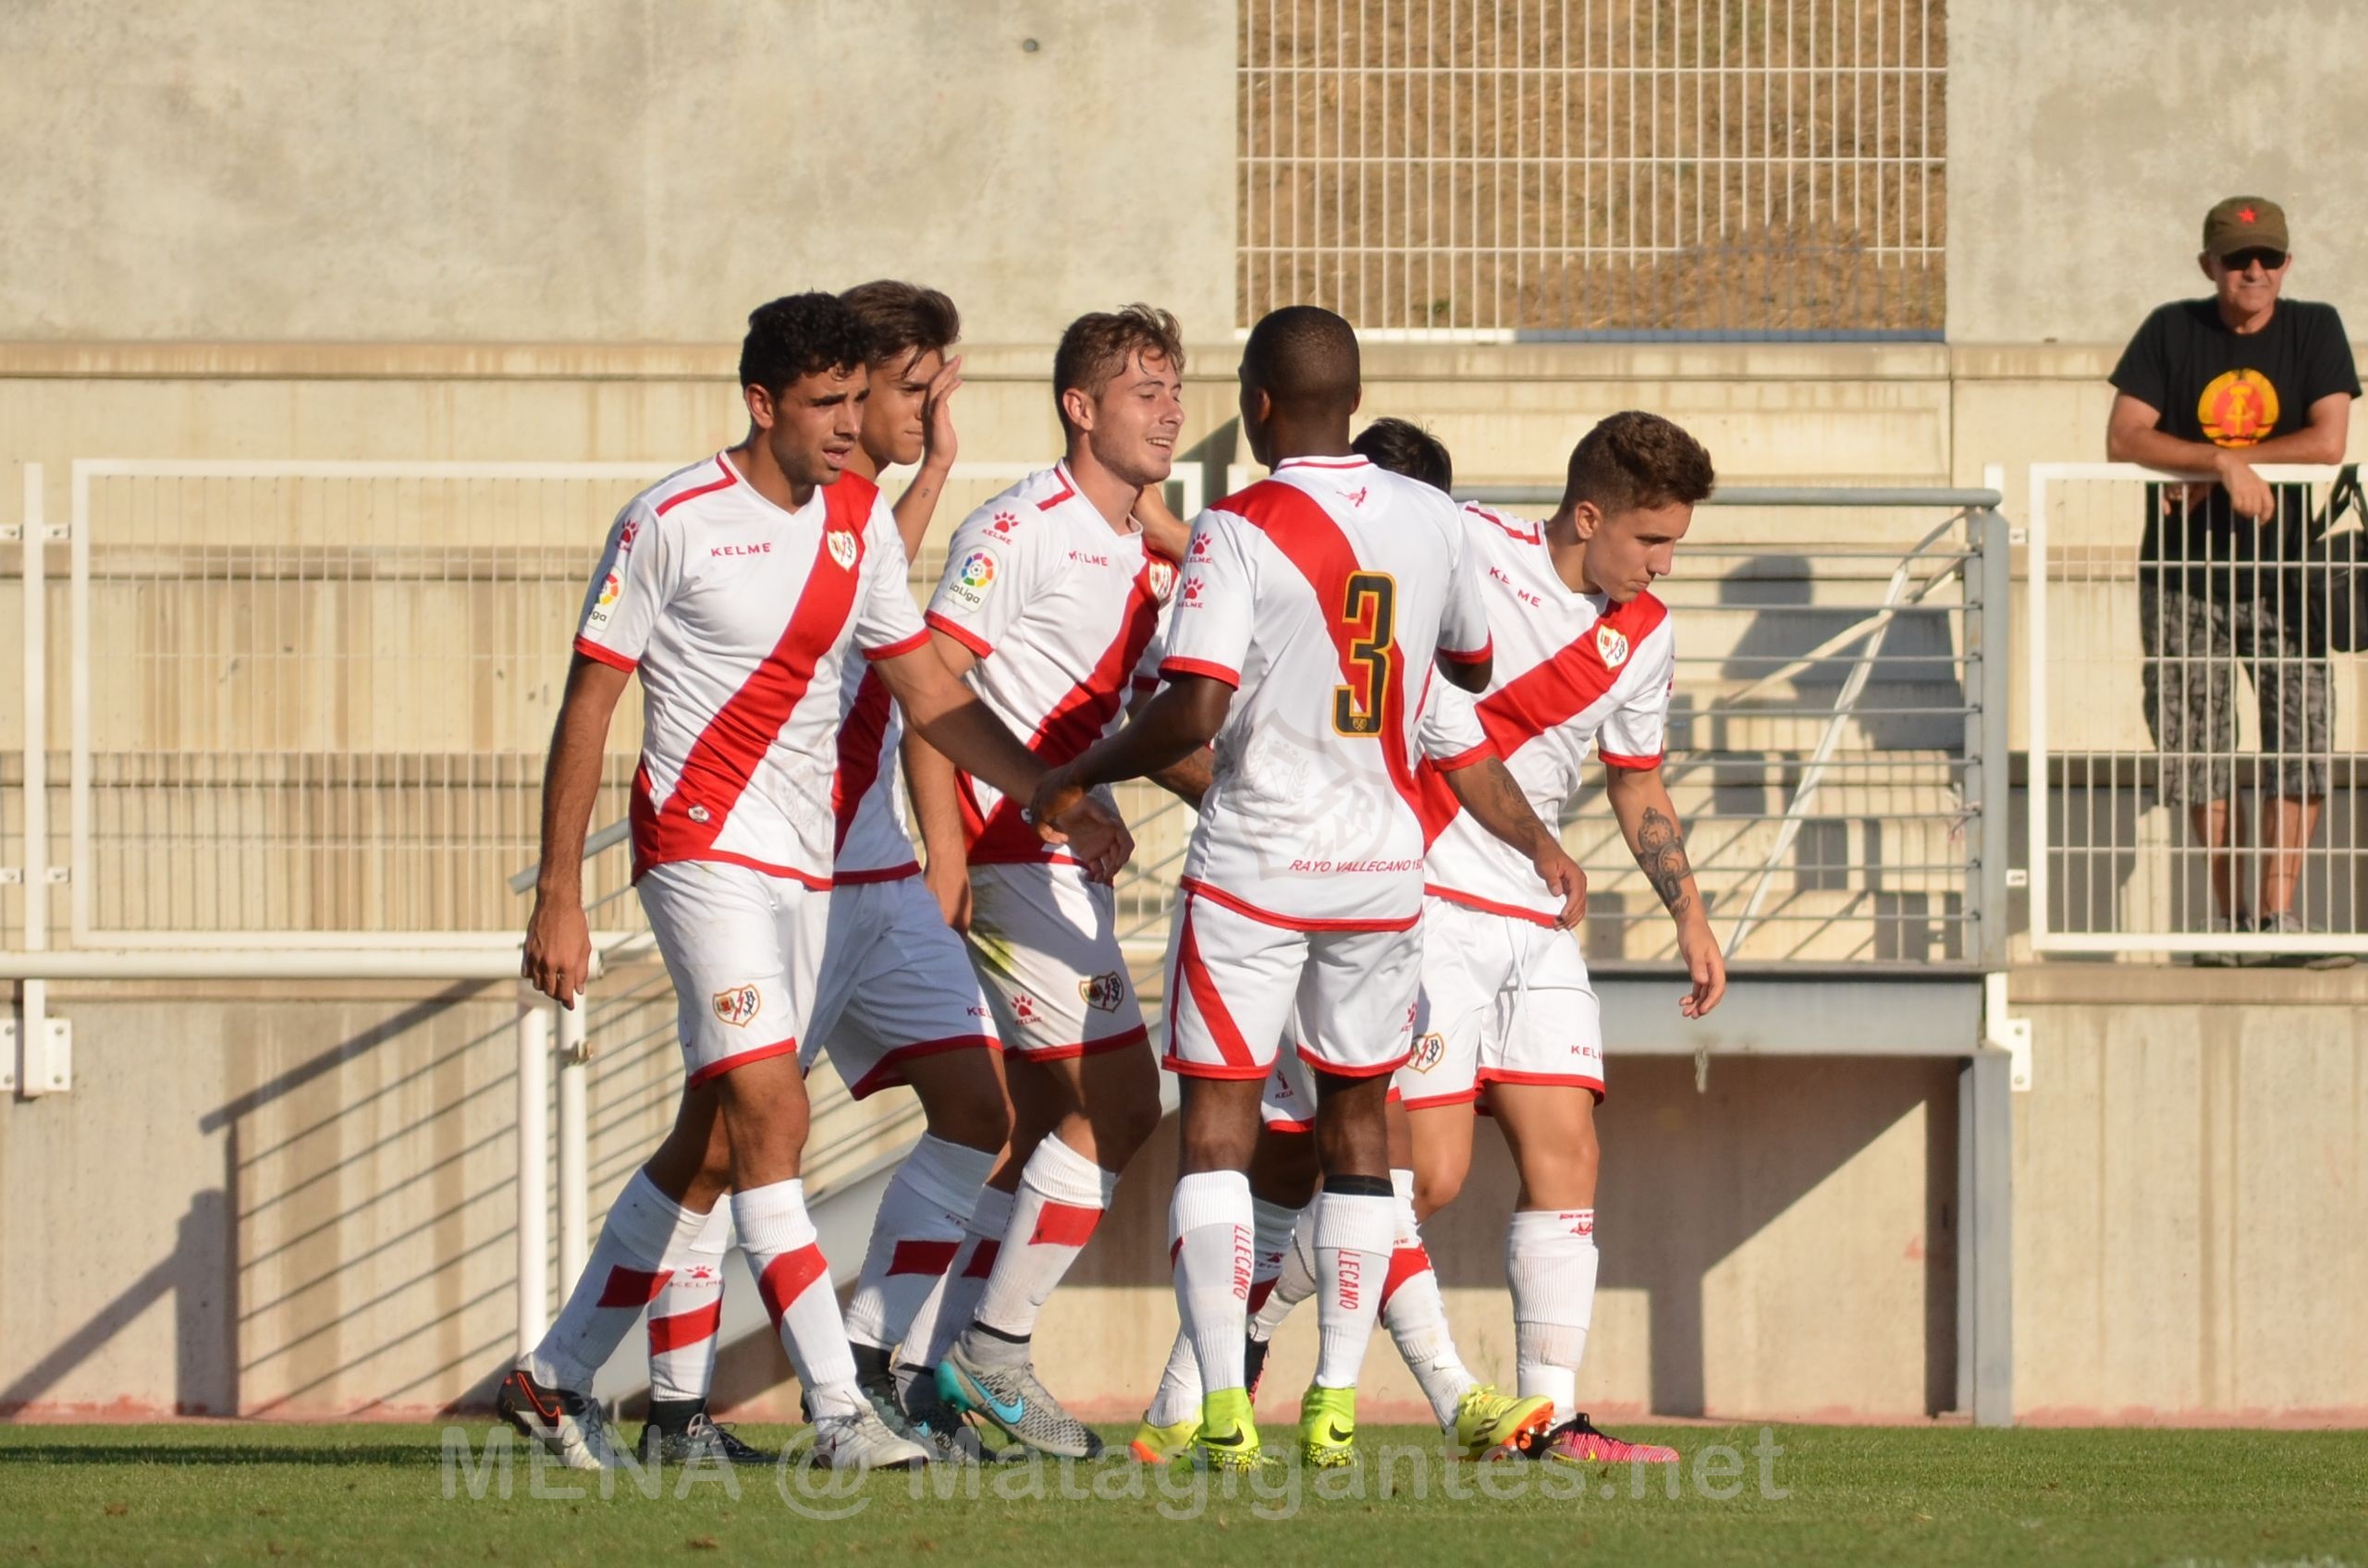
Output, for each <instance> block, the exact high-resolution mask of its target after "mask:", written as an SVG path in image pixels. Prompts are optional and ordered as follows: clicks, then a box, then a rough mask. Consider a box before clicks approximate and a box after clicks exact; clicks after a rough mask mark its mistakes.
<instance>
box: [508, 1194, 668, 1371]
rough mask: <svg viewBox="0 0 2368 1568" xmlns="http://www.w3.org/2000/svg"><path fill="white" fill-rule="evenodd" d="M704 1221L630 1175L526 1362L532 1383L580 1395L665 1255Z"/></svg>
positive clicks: (653, 1289)
mask: <svg viewBox="0 0 2368 1568" xmlns="http://www.w3.org/2000/svg"><path fill="white" fill-rule="evenodd" d="M706 1222H707V1217H706V1216H705V1215H704V1214H693V1213H692V1212H691V1211H690V1210H689V1209H687V1208H684V1207H682V1206H681V1204H679V1203H676V1202H675V1201H674V1200H673V1199H672V1198H669V1197H668V1196H667V1195H666V1194H664V1193H661V1192H659V1191H658V1190H657V1184H656V1182H652V1181H651V1180H650V1179H649V1172H648V1171H646V1170H635V1171H634V1172H633V1174H632V1177H631V1178H630V1179H629V1180H627V1182H625V1190H624V1191H623V1192H621V1193H619V1194H617V1201H616V1202H615V1203H613V1204H611V1205H609V1207H608V1218H607V1219H604V1220H602V1221H601V1224H600V1239H599V1241H597V1242H595V1243H594V1244H593V1248H592V1256H591V1257H590V1258H589V1259H587V1260H586V1261H585V1263H584V1266H583V1278H582V1279H580V1280H577V1281H576V1282H575V1289H574V1290H572V1291H571V1292H568V1299H567V1303H566V1305H563V1306H561V1307H560V1308H559V1316H558V1318H556V1319H555V1320H554V1321H553V1322H552V1324H551V1328H550V1331H549V1332H548V1333H546V1334H545V1335H544V1336H543V1342H542V1343H541V1344H539V1345H536V1346H535V1347H534V1352H533V1354H530V1355H528V1356H527V1358H526V1370H527V1371H528V1372H529V1373H531V1374H532V1375H533V1376H534V1380H535V1381H536V1382H538V1383H543V1384H546V1385H548V1386H550V1387H553V1388H561V1389H570V1390H574V1391H575V1392H577V1393H583V1392H586V1391H588V1390H590V1389H591V1387H592V1376H593V1374H594V1373H595V1372H597V1371H599V1370H600V1368H601V1366H603V1365H605V1364H606V1363H607V1360H608V1357H609V1354H610V1353H612V1352H613V1351H615V1350H616V1348H617V1347H618V1345H619V1344H620V1343H622V1342H623V1341H624V1338H625V1335H626V1333H627V1332H628V1331H629V1330H630V1329H632V1326H633V1323H634V1321H635V1320H636V1319H637V1318H639V1317H641V1315H642V1308H644V1307H645V1306H647V1305H649V1304H650V1303H651V1302H652V1301H653V1300H655V1299H656V1296H657V1292H658V1291H659V1289H660V1288H661V1287H662V1286H664V1285H665V1283H666V1256H667V1254H669V1253H670V1252H673V1251H676V1250H677V1249H679V1248H681V1247H684V1246H687V1245H688V1244H689V1243H690V1241H691V1239H692V1238H693V1237H694V1236H696V1235H697V1234H698V1233H699V1231H700V1229H701V1228H702V1227H703V1226H705V1224H706Z"/></svg>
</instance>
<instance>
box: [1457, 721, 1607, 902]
mask: <svg viewBox="0 0 2368 1568" xmlns="http://www.w3.org/2000/svg"><path fill="white" fill-rule="evenodd" d="M1440 777H1441V778H1444V779H1445V780H1446V781H1447V788H1448V789H1449V790H1451V791H1453V792H1454V796H1455V799H1456V800H1457V801H1459V802H1462V804H1463V807H1464V809H1465V810H1466V811H1467V812H1470V813H1471V814H1472V820H1473V821H1475V822H1477V823H1478V824H1479V825H1480V826H1481V827H1485V828H1487V829H1488V830H1489V831H1490V832H1491V833H1493V834H1494V835H1496V837H1498V838H1500V839H1503V840H1504V841H1505V842H1506V843H1508V844H1510V845H1512V846H1513V847H1514V848H1515V849H1516V850H1518V851H1521V852H1522V853H1523V854H1525V855H1528V857H1529V864H1530V865H1531V866H1532V867H1533V868H1535V869H1536V871H1537V873H1538V878H1539V880H1540V881H1541V882H1543V883H1545V885H1546V887H1547V888H1548V890H1550V891H1552V893H1554V894H1555V895H1557V896H1558V897H1560V898H1561V900H1563V913H1562V914H1561V916H1560V917H1559V918H1558V919H1557V920H1556V921H1555V922H1554V924H1556V925H1560V926H1561V927H1562V928H1563V929H1564V930H1565V931H1567V930H1569V929H1570V928H1571V927H1572V926H1574V925H1577V924H1578V922H1579V918H1580V917H1581V916H1582V915H1584V914H1586V913H1587V873H1585V872H1583V871H1581V870H1579V868H1578V863H1577V862H1576V861H1574V860H1572V859H1571V858H1570V852H1569V851H1566V850H1564V848H1563V844H1562V840H1561V839H1557V838H1556V837H1554V832H1553V829H1552V828H1551V827H1547V826H1546V825H1545V824H1544V823H1543V822H1541V821H1540V820H1539V819H1538V814H1537V813H1536V812H1535V811H1532V810H1531V809H1530V807H1529V798H1528V796H1527V795H1524V794H1523V793H1522V792H1521V785H1520V783H1519V781H1518V780H1516V779H1515V778H1514V777H1513V775H1512V773H1511V772H1510V771H1509V770H1507V769H1506V767H1505V766H1504V764H1503V762H1501V761H1499V760H1498V759H1497V758H1495V757H1491V756H1484V757H1482V758H1480V759H1479V761H1478V762H1476V763H1473V764H1471V765H1470V766H1466V767H1456V768H1448V769H1444V770H1442V773H1441V775H1440Z"/></svg>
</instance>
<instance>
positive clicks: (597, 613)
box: [583, 569, 625, 631]
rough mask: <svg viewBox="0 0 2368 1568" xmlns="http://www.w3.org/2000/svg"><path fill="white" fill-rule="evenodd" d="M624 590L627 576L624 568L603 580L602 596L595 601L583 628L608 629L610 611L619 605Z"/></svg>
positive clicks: (587, 629)
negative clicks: (618, 601)
mask: <svg viewBox="0 0 2368 1568" xmlns="http://www.w3.org/2000/svg"><path fill="white" fill-rule="evenodd" d="M624 592H625V577H624V572H623V570H622V569H620V570H614V571H611V572H610V573H609V574H608V575H607V578H606V579H604V580H603V581H602V582H601V584H600V597H599V598H597V599H595V600H594V601H593V604H592V613H591V614H590V615H588V616H586V617H584V619H583V629H584V630H585V631H605V630H607V625H608V616H609V612H610V611H612V610H614V609H615V608H616V607H617V600H618V599H619V598H620V596H621V595H622V594H624Z"/></svg>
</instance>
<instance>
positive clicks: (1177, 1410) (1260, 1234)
mask: <svg viewBox="0 0 2368 1568" xmlns="http://www.w3.org/2000/svg"><path fill="white" fill-rule="evenodd" d="M1250 1212H1251V1216H1252V1219H1251V1227H1250V1229H1251V1238H1250V1293H1249V1298H1248V1300H1247V1302H1246V1304H1245V1305H1247V1306H1248V1307H1249V1309H1250V1311H1252V1312H1256V1311H1258V1308H1259V1307H1261V1306H1263V1305H1265V1304H1266V1301H1267V1298H1268V1297H1270V1296H1271V1295H1272V1294H1273V1293H1274V1282H1275V1280H1276V1279H1277V1278H1278V1277H1279V1276H1281V1274H1282V1260H1283V1259H1284V1258H1285V1257H1287V1256H1290V1253H1291V1233H1292V1229H1293V1227H1294V1225H1295V1224H1296V1223H1297V1221H1298V1219H1299V1210H1297V1209H1295V1208H1290V1207H1285V1206H1283V1205H1282V1204H1279V1203H1269V1202H1267V1201H1266V1200H1265V1199H1264V1198H1259V1197H1254V1198H1252V1199H1251V1200H1250ZM1172 1241H1173V1238H1171V1243H1172ZM1313 1277H1314V1276H1313V1274H1312V1272H1311V1273H1310V1275H1309V1278H1310V1279H1311V1280H1312V1279H1313ZM1199 1414H1200V1357H1199V1354H1198V1353H1197V1352H1196V1350H1195V1349H1194V1346H1193V1342H1192V1336H1191V1335H1190V1334H1188V1333H1186V1332H1185V1331H1184V1328H1183V1326H1182V1325H1181V1324H1179V1325H1178V1326H1177V1329H1176V1342H1175V1343H1174V1344H1172V1345H1171V1346H1170V1347H1169V1348H1168V1365H1167V1369H1166V1370H1165V1371H1163V1372H1161V1373H1160V1374H1159V1389H1158V1390H1157V1391H1156V1392H1154V1393H1153V1394H1152V1395H1151V1408H1150V1410H1149V1411H1148V1412H1147V1413H1146V1415H1144V1419H1145V1420H1147V1421H1148V1422H1150V1423H1151V1425H1153V1426H1154V1427H1172V1426H1174V1425H1175V1424H1176V1423H1177V1422H1179V1421H1185V1420H1190V1419H1193V1418H1195V1417H1196V1416H1198V1415H1199Z"/></svg>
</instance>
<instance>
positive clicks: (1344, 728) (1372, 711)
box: [1332, 571, 1398, 735]
mask: <svg viewBox="0 0 2368 1568" xmlns="http://www.w3.org/2000/svg"><path fill="white" fill-rule="evenodd" d="M1341 599H1342V603H1341V609H1340V620H1341V625H1342V626H1344V627H1345V628H1346V629H1347V631H1348V648H1347V652H1346V654H1345V655H1344V657H1343V659H1342V661H1341V664H1342V668H1343V671H1344V673H1345V674H1346V675H1347V676H1348V678H1349V679H1348V681H1347V683H1346V684H1344V685H1340V686H1335V687H1333V688H1332V728H1333V729H1337V730H1339V731H1340V732H1341V733H1342V734H1344V735H1379V734H1380V733H1381V699H1382V695H1383V693H1385V692H1388V691H1389V689H1390V677H1391V675H1392V674H1393V668H1394V667H1395V665H1396V663H1397V659H1398V644H1397V638H1396V635H1395V632H1396V629H1397V614H1398V584H1397V581H1396V580H1395V579H1394V578H1393V577H1391V575H1390V574H1389V573H1388V572H1386V571H1355V572H1351V573H1349V577H1348V584H1347V592H1345V593H1344V594H1342V595H1341Z"/></svg>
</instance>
